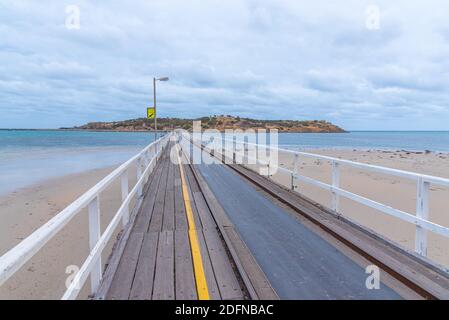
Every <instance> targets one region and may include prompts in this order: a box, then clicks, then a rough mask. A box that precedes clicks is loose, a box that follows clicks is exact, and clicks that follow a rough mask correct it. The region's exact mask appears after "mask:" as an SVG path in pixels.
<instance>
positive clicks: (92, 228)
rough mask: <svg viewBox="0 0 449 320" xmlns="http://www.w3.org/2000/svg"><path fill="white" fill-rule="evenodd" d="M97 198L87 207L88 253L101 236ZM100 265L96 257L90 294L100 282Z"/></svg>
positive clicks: (91, 277) (95, 290) (99, 260)
mask: <svg viewBox="0 0 449 320" xmlns="http://www.w3.org/2000/svg"><path fill="white" fill-rule="evenodd" d="M99 202H100V200H99V196H96V197H95V198H94V199H93V200H92V201H91V202H90V203H89V205H88V211H89V248H90V251H92V250H93V249H94V247H95V246H96V245H97V242H98V240H100V236H101V226H100V205H99ZM101 269H102V264H101V255H100V256H99V257H98V260H97V262H96V263H95V265H94V266H93V268H92V271H91V274H90V283H91V293H92V294H95V292H97V289H98V287H99V285H100V282H101V277H102V271H101Z"/></svg>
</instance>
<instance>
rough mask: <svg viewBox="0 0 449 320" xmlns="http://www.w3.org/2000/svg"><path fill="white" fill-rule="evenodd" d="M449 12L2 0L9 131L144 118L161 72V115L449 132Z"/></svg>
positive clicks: (2, 88) (4, 106)
mask: <svg viewBox="0 0 449 320" xmlns="http://www.w3.org/2000/svg"><path fill="white" fill-rule="evenodd" d="M70 5H75V6H76V8H79V18H80V19H79V28H77V27H76V26H77V25H76V18H74V14H75V16H76V12H75V11H76V10H75V11H74V9H73V7H68V6H70ZM373 6H374V7H373ZM376 9H378V12H379V13H380V15H379V20H377V19H376V18H375V17H376ZM448 12H449V2H448V1H447V0H440V1H436V0H435V1H432V0H426V1H424V0H417V1H405V0H404V1H403V0H395V1H388V0H385V1H384V0H371V1H364V0H344V1H331V0H327V1H325V0H314V1H302V0H290V1H286V0H267V1H260V0H259V1H253V0H238V1H237V0H226V1H225V0H221V1H215V0H199V1H194V0H157V1H156V0H146V1H144V0H140V1H138V0H134V1H133V0H130V1H123V0H122V1H116V0H107V1H106V0H98V1H78V0H72V1H56V0H53V1H49V0H40V1H21V0H0V112H1V113H0V128H11V127H20V128H57V127H61V126H73V125H79V124H83V123H85V122H88V121H111V120H123V119H129V118H135V117H142V116H144V115H145V108H146V107H147V106H149V105H150V104H151V103H152V102H151V101H152V78H153V76H154V75H157V76H169V77H170V81H169V82H164V83H159V85H158V99H159V107H160V108H159V116H174V117H189V118H190V117H197V116H204V115H211V114H232V115H239V116H247V117H253V118H261V119H298V120H301V119H324V120H328V121H331V122H334V123H336V124H338V125H340V126H342V127H344V128H346V129H350V130H363V129H371V130H389V129H393V130H449V18H448Z"/></svg>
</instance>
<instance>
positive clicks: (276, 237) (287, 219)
mask: <svg viewBox="0 0 449 320" xmlns="http://www.w3.org/2000/svg"><path fill="white" fill-rule="evenodd" d="M197 167H198V168H199V170H200V172H201V174H202V175H203V176H204V178H205V180H206V181H207V183H208V184H209V186H210V188H211V190H212V191H213V192H214V194H215V196H216V198H217V199H218V201H219V202H220V204H221V206H222V207H223V208H224V210H225V211H226V213H227V214H228V216H229V218H230V219H231V221H232V223H233V224H234V225H235V227H236V229H237V230H238V232H239V233H240V235H241V237H242V239H243V241H244V242H245V243H246V245H247V246H248V247H249V249H250V250H251V252H252V254H253V255H254V257H255V258H256V260H257V262H258V263H259V265H260V266H261V268H262V269H263V271H264V272H265V274H266V276H267V277H268V279H269V280H270V282H271V285H272V286H273V288H274V289H275V290H276V292H277V293H278V295H279V297H280V298H281V299H363V300H365V299H401V297H400V296H399V295H398V294H397V293H396V292H395V291H393V290H392V289H391V288H389V287H388V286H386V285H385V284H383V283H381V285H380V289H378V290H376V289H372V290H369V289H367V288H366V286H365V281H366V278H367V277H368V274H366V273H365V270H364V269H363V268H361V267H360V266H359V265H358V264H356V263H355V262H354V261H352V260H351V259H350V258H348V257H347V256H346V255H344V254H343V253H341V252H340V251H339V250H337V249H336V248H335V247H334V246H332V245H331V244H329V243H328V242H327V241H325V240H324V239H322V238H321V237H320V236H319V235H317V234H316V233H314V232H313V231H311V230H310V229H308V228H307V227H305V226H304V225H303V224H302V223H301V222H300V221H299V220H298V219H297V218H295V217H293V216H292V215H291V214H289V213H288V212H286V211H285V210H284V209H282V208H280V207H279V206H277V205H276V204H274V203H272V202H271V201H270V200H269V199H267V198H266V197H265V196H264V195H262V194H261V193H259V192H258V191H257V190H256V189H255V188H254V187H253V186H252V185H250V184H249V183H248V182H247V181H244V180H243V179H242V178H241V177H240V176H239V175H238V174H237V173H235V172H234V171H232V170H231V169H229V168H228V167H226V166H224V165H220V164H212V165H206V164H201V165H198V166H197Z"/></svg>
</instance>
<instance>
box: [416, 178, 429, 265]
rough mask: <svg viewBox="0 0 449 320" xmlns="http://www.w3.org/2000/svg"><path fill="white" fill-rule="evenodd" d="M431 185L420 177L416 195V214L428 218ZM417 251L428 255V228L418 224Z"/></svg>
mask: <svg viewBox="0 0 449 320" xmlns="http://www.w3.org/2000/svg"><path fill="white" fill-rule="evenodd" d="M429 187H430V183H429V182H427V181H424V180H423V178H422V177H419V178H418V184H417V197H416V216H417V217H418V218H421V219H424V220H427V219H428V218H429ZM415 251H416V252H417V253H418V254H420V255H422V256H427V230H426V229H424V228H422V227H421V226H416V236H415Z"/></svg>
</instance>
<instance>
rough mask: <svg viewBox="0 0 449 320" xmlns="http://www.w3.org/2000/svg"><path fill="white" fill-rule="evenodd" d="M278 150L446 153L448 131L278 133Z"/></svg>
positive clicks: (448, 139) (448, 137) (447, 149)
mask: <svg viewBox="0 0 449 320" xmlns="http://www.w3.org/2000/svg"><path fill="white" fill-rule="evenodd" d="M278 140H279V141H278V143H279V145H280V147H283V148H288V149H294V150H304V149H360V150H367V149H376V150H407V151H425V150H430V151H433V152H444V153H447V152H449V131H354V132H349V133H281V134H279V139H278Z"/></svg>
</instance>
